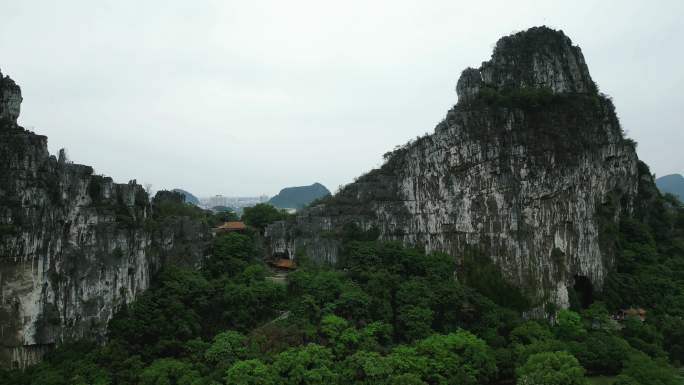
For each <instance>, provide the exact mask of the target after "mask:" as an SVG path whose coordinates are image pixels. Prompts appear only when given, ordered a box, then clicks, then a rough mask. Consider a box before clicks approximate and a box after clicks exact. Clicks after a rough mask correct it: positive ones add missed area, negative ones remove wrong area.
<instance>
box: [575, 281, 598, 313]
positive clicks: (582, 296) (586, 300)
mask: <svg viewBox="0 0 684 385" xmlns="http://www.w3.org/2000/svg"><path fill="white" fill-rule="evenodd" d="M572 289H573V290H574V292H575V294H576V295H577V302H578V305H579V307H581V308H582V309H586V308H588V307H589V306H590V305H591V304H592V303H593V302H594V285H592V283H591V280H590V279H589V278H587V277H586V276H584V275H576V276H575V284H574V285H573V287H572Z"/></svg>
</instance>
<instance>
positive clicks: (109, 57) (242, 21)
mask: <svg viewBox="0 0 684 385" xmlns="http://www.w3.org/2000/svg"><path fill="white" fill-rule="evenodd" d="M514 3H515V4H514ZM552 3H553V4H552ZM683 4H684V1H681V0H673V1H653V0H650V1H605V0H604V1H563V2H552V1H517V2H513V1H497V2H493V1H454V0H450V1H429V2H428V1H412V2H403V1H397V0H392V1H368V0H366V1H322V0H316V1H296V0H290V1H282V0H281V1H255V0H250V1H246V0H245V1H240V2H230V1H182V2H181V1H168V0H165V1H122V0H117V1H92V0H84V1H29V0H21V1H18V0H0V13H1V14H2V22H0V69H1V70H2V72H3V73H4V74H6V75H10V76H11V77H12V78H14V79H15V80H16V81H17V83H19V84H20V85H21V87H22V93H23V96H24V103H23V104H22V114H21V117H20V118H19V120H20V124H22V125H24V126H25V127H27V128H30V129H32V130H34V131H35V132H37V133H40V134H44V135H47V136H48V137H49V147H50V151H51V152H52V153H56V152H57V151H58V150H59V148H62V147H65V148H67V151H68V154H69V156H70V158H71V160H73V161H74V162H77V163H83V164H88V165H92V166H93V167H94V168H95V171H96V173H100V174H105V175H110V176H112V177H113V178H114V179H115V180H116V181H118V182H126V181H128V180H129V179H137V181H138V182H139V183H151V184H152V185H153V187H154V189H161V188H174V187H180V188H184V189H186V190H188V191H190V192H192V193H194V194H195V195H199V196H208V195H214V194H224V195H259V194H268V195H273V194H275V193H277V192H278V191H279V190H280V188H282V187H285V186H294V185H305V184H310V183H313V182H316V181H318V182H321V183H323V184H325V185H326V186H327V187H328V188H330V189H331V190H336V189H337V187H338V186H339V185H341V184H344V183H349V182H351V181H352V179H353V178H354V177H355V176H358V175H360V174H362V173H364V172H366V171H368V170H370V169H371V168H373V167H376V166H378V165H379V164H380V161H381V157H382V154H383V153H384V152H386V151H388V150H391V149H392V148H393V147H394V146H395V145H397V144H402V143H404V142H406V141H408V140H409V139H411V138H415V137H416V136H418V135H422V134H424V133H425V132H432V131H433V129H434V126H435V124H436V123H438V122H439V121H440V120H441V119H442V118H443V117H444V115H445V113H446V111H447V110H448V109H449V108H450V107H451V106H452V105H453V104H454V103H455V102H456V93H455V92H454V86H455V84H456V81H457V80H458V77H459V74H460V72H461V71H462V70H463V69H464V68H465V67H467V66H475V67H477V66H479V65H480V63H481V62H482V61H484V60H487V59H488V58H489V56H490V54H491V49H492V47H493V45H494V43H495V42H496V40H497V39H498V38H499V37H501V36H503V35H507V34H510V33H512V32H515V31H519V30H523V29H526V28H528V27H531V26H535V25H542V24H545V25H548V26H551V27H554V28H558V29H562V30H564V31H565V33H566V34H568V35H569V36H570V37H571V38H572V40H573V42H574V43H575V44H578V45H580V46H581V47H582V50H583V52H584V56H585V58H586V60H587V62H588V64H589V69H590V70H591V74H592V76H593V78H594V80H595V81H596V82H597V83H598V85H599V87H600V89H601V91H602V92H605V93H607V94H609V95H611V96H612V97H613V98H614V101H615V104H616V106H617V111H618V114H619V116H620V119H621V122H622V124H623V128H624V129H625V130H626V131H627V132H628V134H629V136H630V137H632V138H634V139H635V140H637V141H638V142H639V147H638V153H639V157H640V158H641V159H643V160H645V161H646V162H647V163H648V164H649V165H650V166H651V170H652V171H653V172H655V173H656V174H657V175H665V174H668V173H674V172H680V173H681V172H684V126H683V124H682V121H683V119H682V118H683V116H684V99H683V97H682V91H683V90H684V75H682V68H683V66H684V64H683V63H682V61H683V60H682V59H683V58H684V51H682V46H683V44H684V43H682V39H683V38H684V22H683V21H682V20H684V5H683Z"/></svg>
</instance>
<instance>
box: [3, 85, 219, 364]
mask: <svg viewBox="0 0 684 385" xmlns="http://www.w3.org/2000/svg"><path fill="white" fill-rule="evenodd" d="M21 101H22V98H21V90H20V89H19V87H18V86H17V85H16V84H15V83H14V82H13V81H12V80H11V79H10V78H9V77H3V76H2V74H0V364H1V365H5V366H10V365H12V366H19V367H24V366H26V365H30V364H32V363H35V362H37V361H38V360H40V358H41V356H42V354H43V353H44V352H46V351H47V350H49V349H50V348H51V347H52V346H54V345H55V344H59V343H61V342H63V341H67V340H71V339H78V338H88V339H95V340H102V339H104V337H105V331H106V325H107V321H108V320H109V319H110V318H111V316H112V314H113V312H114V311H115V310H116V309H117V307H118V306H119V305H120V304H121V303H123V302H124V301H130V300H132V299H133V298H135V297H136V295H138V294H139V293H140V292H141V291H143V290H145V289H146V288H147V287H148V286H149V285H150V278H151V276H153V275H154V273H155V272H156V271H157V270H158V269H159V267H160V266H161V264H163V263H164V262H165V261H167V260H169V259H175V260H180V259H183V260H184V261H185V262H186V263H197V262H198V261H200V258H201V254H202V250H201V245H202V241H203V239H204V238H205V236H206V234H207V233H208V232H207V231H206V229H205V228H203V227H202V225H201V224H199V223H195V222H192V221H189V220H187V218H185V219H184V218H173V219H169V220H166V221H164V222H163V223H162V224H161V225H160V224H156V225H155V226H154V227H153V228H152V226H149V223H150V215H151V209H152V207H151V205H150V202H149V198H148V195H147V193H146V192H145V191H144V189H143V188H142V187H141V186H140V185H138V184H136V183H135V181H131V182H129V183H127V184H117V183H114V182H113V181H112V179H111V178H107V177H103V176H99V175H94V174H93V169H92V168H91V167H88V166H83V165H78V164H73V163H71V162H69V161H68V160H67V159H66V156H65V154H64V152H60V156H59V158H56V157H55V156H51V155H50V154H49V153H48V149H47V138H46V137H45V136H41V135H36V134H34V133H33V132H30V131H27V130H25V129H23V128H22V127H20V126H18V125H17V118H18V116H19V109H20V103H21ZM185 244H193V245H196V246H194V247H186V246H185ZM188 261H189V262H188Z"/></svg>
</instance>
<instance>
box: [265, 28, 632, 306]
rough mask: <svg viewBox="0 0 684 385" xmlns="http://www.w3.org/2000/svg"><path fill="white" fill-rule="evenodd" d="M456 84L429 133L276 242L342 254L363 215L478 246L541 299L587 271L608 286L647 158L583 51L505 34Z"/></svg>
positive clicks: (380, 224)
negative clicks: (611, 236) (612, 231)
mask: <svg viewBox="0 0 684 385" xmlns="http://www.w3.org/2000/svg"><path fill="white" fill-rule="evenodd" d="M456 89H457V93H458V103H457V104H456V105H455V106H454V107H453V108H452V109H451V110H450V111H449V112H448V113H447V116H446V118H445V119H444V120H443V121H442V122H441V123H440V124H439V125H437V127H436V128H435V132H434V133H433V134H432V135H427V136H425V137H422V138H419V139H417V140H416V141H413V142H410V143H408V144H406V145H404V146H401V147H399V148H397V149H396V150H395V151H393V152H390V153H387V154H385V159H386V161H385V164H384V165H383V166H382V167H381V168H379V169H376V170H373V171H371V172H370V173H368V174H366V175H364V176H362V177H360V178H358V179H357V180H356V181H355V182H354V183H351V184H349V185H347V186H345V187H344V188H343V189H342V190H341V191H340V192H339V193H337V194H336V195H335V196H334V197H332V198H330V199H328V200H327V201H326V202H325V203H323V204H320V205H318V206H316V207H313V208H310V209H306V210H303V211H302V212H301V213H300V214H299V215H298V216H297V218H296V222H295V223H288V222H280V223H276V224H274V225H272V226H269V227H268V228H267V231H266V235H267V238H268V239H269V243H270V249H271V252H272V253H274V254H278V255H281V256H289V257H293V258H296V257H297V256H298V255H300V254H306V255H307V256H308V257H309V258H312V259H315V260H319V261H328V262H335V261H336V260H337V257H338V255H339V249H340V237H341V235H342V234H343V233H344V232H345V228H346V227H348V226H350V224H354V226H355V227H357V228H360V229H362V230H366V231H370V230H373V231H376V232H377V234H379V238H380V239H385V240H398V241H401V242H403V243H404V244H406V245H411V246H416V247H420V248H424V249H425V250H426V251H428V252H431V251H443V252H447V253H449V254H451V255H453V256H454V257H455V258H457V259H458V258H459V256H461V255H463V254H464V251H466V250H470V249H477V250H479V251H480V252H481V253H483V254H485V255H487V256H489V257H490V258H491V259H492V260H493V261H494V262H495V263H496V264H497V265H498V266H499V267H500V269H501V270H502V273H503V275H504V277H506V279H508V280H509V281H511V282H513V283H515V284H516V285H517V286H518V287H520V288H521V289H522V290H523V292H524V293H525V294H527V295H528V296H529V297H530V298H531V299H532V300H533V301H534V303H535V304H536V305H537V306H539V307H540V308H541V307H542V306H543V305H544V304H545V303H548V302H553V303H555V304H557V305H560V306H568V288H570V287H572V286H573V284H574V282H575V280H576V278H577V277H583V278H587V279H589V280H590V281H591V283H592V284H593V285H594V287H595V288H597V289H600V287H601V285H602V283H603V279H604V277H605V276H606V274H607V271H608V269H609V268H610V266H611V263H612V256H613V252H612V249H611V245H610V242H606V241H605V239H604V237H603V236H602V228H603V227H604V226H606V224H609V223H615V222H616V221H618V220H619V218H620V216H621V215H628V214H629V213H630V211H631V210H632V206H633V201H634V198H635V196H636V194H637V186H638V180H639V171H638V167H637V162H638V158H637V156H636V153H635V149H634V146H633V144H632V142H631V141H629V140H626V139H624V138H623V134H622V130H621V128H620V124H619V122H618V119H617V117H616V114H615V111H614V108H613V104H612V102H611V100H610V99H608V98H607V97H605V96H603V95H600V94H598V93H597V88H596V86H595V84H594V82H593V81H592V79H591V76H590V74H589V71H588V69H587V65H586V63H585V61H584V58H583V56H582V53H581V50H580V49H579V47H576V46H573V45H572V43H571V41H570V39H569V38H568V37H567V36H565V35H564V34H563V33H562V32H561V31H554V30H551V29H548V28H545V27H540V28H533V29H530V30H528V31H525V32H521V33H518V34H515V35H511V36H508V37H504V38H502V39H501V40H500V41H499V42H498V43H497V45H496V48H495V49H494V52H493V54H492V57H491V59H490V60H489V61H487V62H484V63H482V66H481V67H480V68H479V69H474V68H469V69H466V70H465V71H464V72H463V74H462V76H461V78H460V79H459V81H458V83H457V87H456Z"/></svg>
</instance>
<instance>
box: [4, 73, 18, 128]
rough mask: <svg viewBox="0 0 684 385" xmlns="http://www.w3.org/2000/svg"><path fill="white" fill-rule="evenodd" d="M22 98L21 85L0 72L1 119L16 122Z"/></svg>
mask: <svg viewBox="0 0 684 385" xmlns="http://www.w3.org/2000/svg"><path fill="white" fill-rule="evenodd" d="M22 100H23V99H22V97H21V89H20V88H19V86H18V85H16V83H14V81H13V80H12V79H10V78H9V77H8V76H5V77H3V76H2V72H0V121H8V122H10V123H13V124H16V123H17V118H18V117H19V112H20V110H21V101H22Z"/></svg>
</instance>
